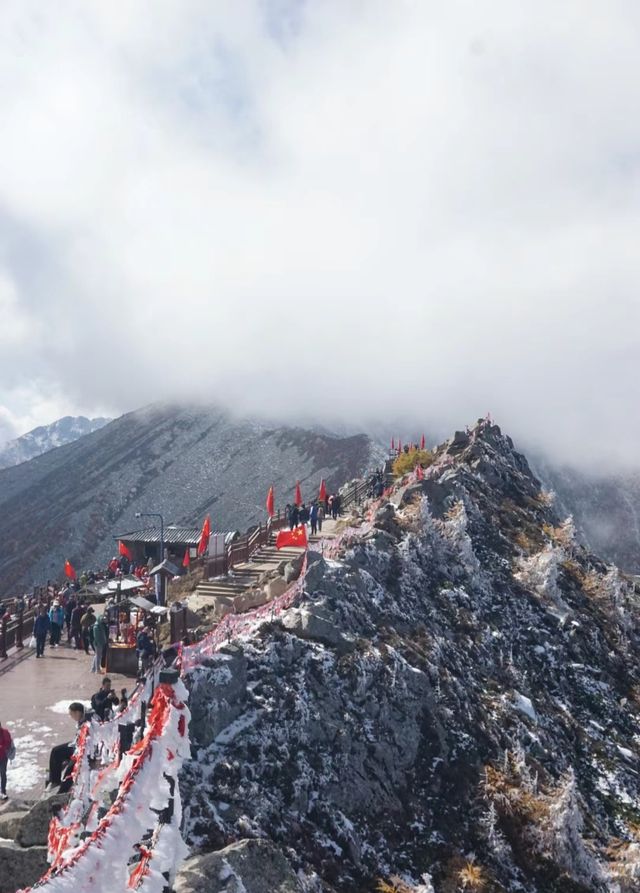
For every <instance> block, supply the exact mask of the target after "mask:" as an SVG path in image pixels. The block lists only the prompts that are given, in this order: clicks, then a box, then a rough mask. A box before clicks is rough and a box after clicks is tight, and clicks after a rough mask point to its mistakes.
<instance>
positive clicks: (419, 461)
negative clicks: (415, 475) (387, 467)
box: [393, 450, 433, 477]
mask: <svg viewBox="0 0 640 893" xmlns="http://www.w3.org/2000/svg"><path fill="white" fill-rule="evenodd" d="M432 464H433V453H431V452H430V451H429V450H410V451H409V452H408V453H400V455H399V456H398V458H397V459H396V460H395V462H394V463H393V473H394V474H395V475H396V477H402V475H403V474H407V473H408V472H410V471H413V469H414V468H415V467H416V465H422V467H423V468H428V467H429V466H430V465H432Z"/></svg>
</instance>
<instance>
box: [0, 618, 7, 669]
mask: <svg viewBox="0 0 640 893" xmlns="http://www.w3.org/2000/svg"><path fill="white" fill-rule="evenodd" d="M0 623H1V625H0V660H6V659H7V615H6V614H5V615H4V617H3V618H2V621H0Z"/></svg>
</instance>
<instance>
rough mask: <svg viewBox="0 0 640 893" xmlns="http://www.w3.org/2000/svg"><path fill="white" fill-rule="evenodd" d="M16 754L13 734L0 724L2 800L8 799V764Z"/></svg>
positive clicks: (0, 787)
mask: <svg viewBox="0 0 640 893" xmlns="http://www.w3.org/2000/svg"><path fill="white" fill-rule="evenodd" d="M14 753H15V749H14V746H13V739H12V738H11V733H10V731H9V729H4V728H3V727H2V723H0V800H6V799H7V763H8V762H9V760H12V759H13V754H14Z"/></svg>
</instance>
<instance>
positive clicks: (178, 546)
mask: <svg viewBox="0 0 640 893" xmlns="http://www.w3.org/2000/svg"><path fill="white" fill-rule="evenodd" d="M200 532H201V531H200V528H199V527H181V526H178V525H176V524H168V525H166V526H165V528H164V550H165V554H164V555H160V526H159V525H158V526H155V527H143V528H141V529H140V530H131V531H129V532H128V533H120V534H118V536H116V537H114V539H115V540H116V541H118V540H119V541H120V542H123V543H124V544H125V546H126V547H127V548H128V549H129V551H130V552H131V554H132V556H133V562H134V564H147V563H148V561H149V559H151V560H152V561H153V563H154V564H159V563H160V562H161V561H162V560H163V559H164V558H168V559H169V561H171V562H173V563H174V564H177V565H178V567H182V561H183V559H184V556H185V552H186V551H187V549H189V550H190V554H191V555H192V556H193V555H195V550H196V549H197V547H198V543H199V542H200Z"/></svg>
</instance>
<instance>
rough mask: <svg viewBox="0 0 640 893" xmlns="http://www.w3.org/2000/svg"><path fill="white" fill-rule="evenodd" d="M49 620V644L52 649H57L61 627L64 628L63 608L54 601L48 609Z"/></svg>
mask: <svg viewBox="0 0 640 893" xmlns="http://www.w3.org/2000/svg"><path fill="white" fill-rule="evenodd" d="M49 620H50V622H51V632H50V633H49V644H50V645H51V647H52V648H57V647H58V645H59V644H60V638H61V636H62V627H63V626H64V608H63V607H62V605H61V604H60V602H59V601H58V600H57V599H56V600H55V601H54V603H53V604H52V605H51V608H50V609H49Z"/></svg>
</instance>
